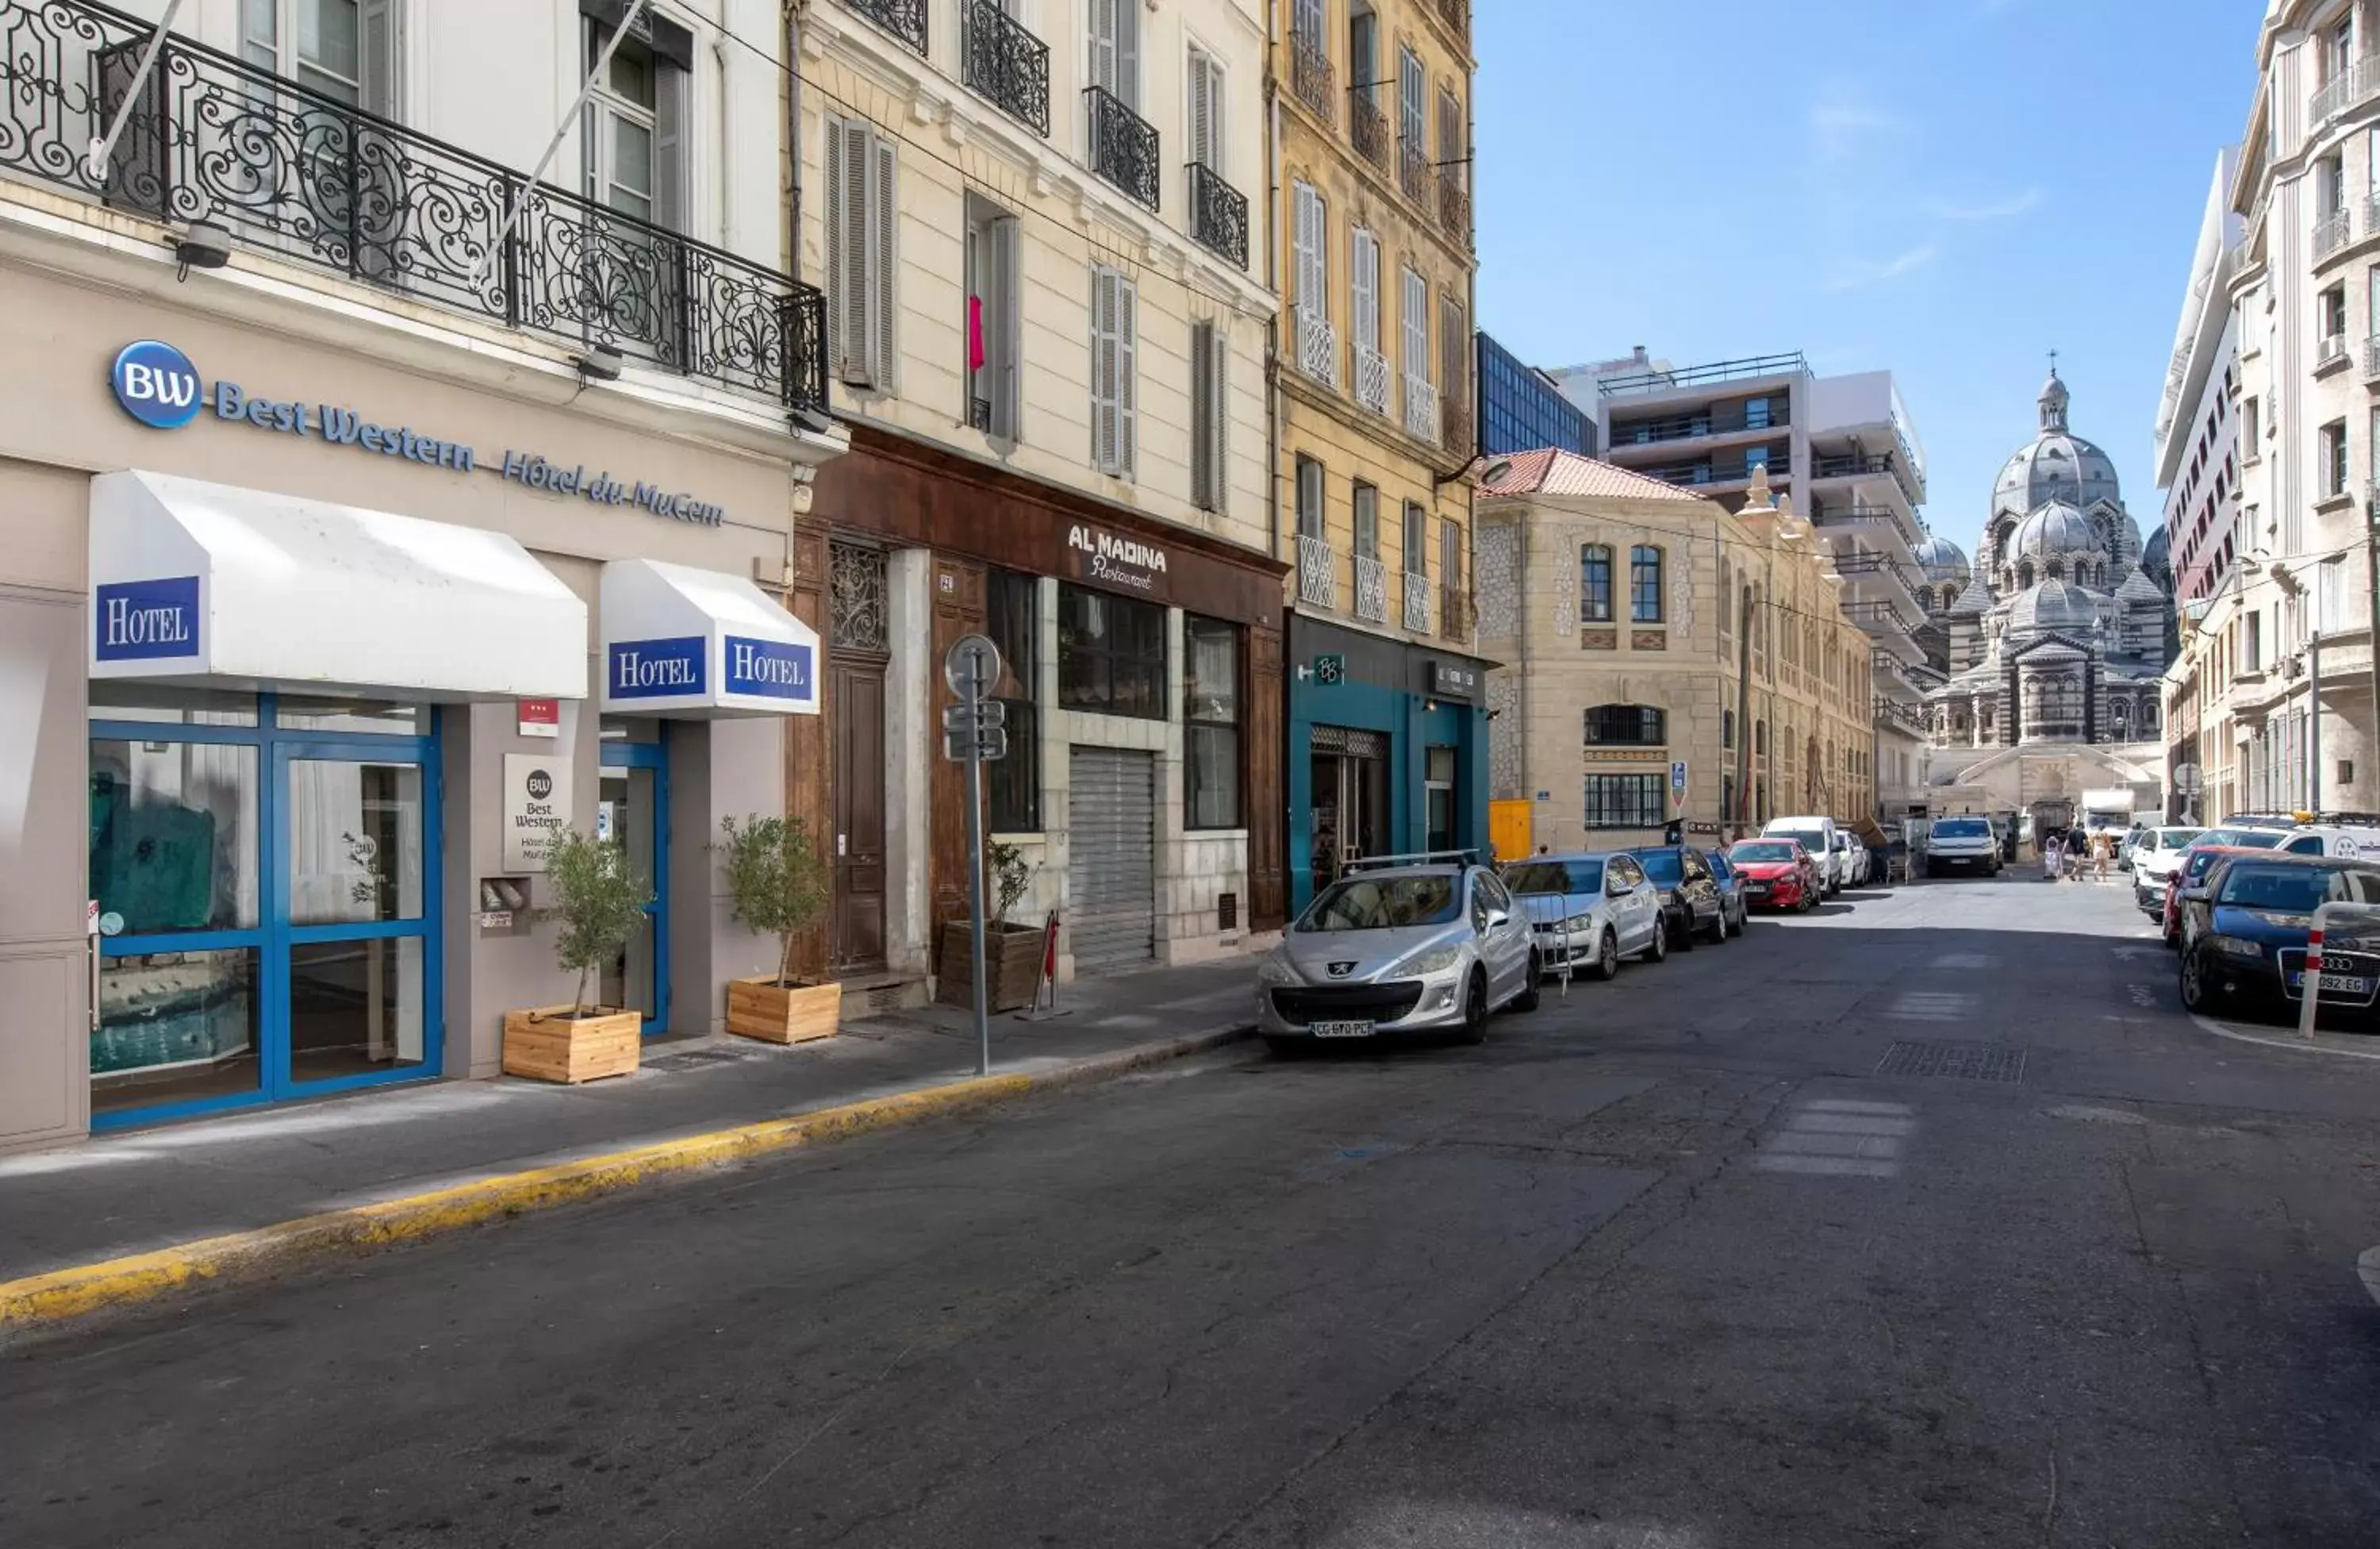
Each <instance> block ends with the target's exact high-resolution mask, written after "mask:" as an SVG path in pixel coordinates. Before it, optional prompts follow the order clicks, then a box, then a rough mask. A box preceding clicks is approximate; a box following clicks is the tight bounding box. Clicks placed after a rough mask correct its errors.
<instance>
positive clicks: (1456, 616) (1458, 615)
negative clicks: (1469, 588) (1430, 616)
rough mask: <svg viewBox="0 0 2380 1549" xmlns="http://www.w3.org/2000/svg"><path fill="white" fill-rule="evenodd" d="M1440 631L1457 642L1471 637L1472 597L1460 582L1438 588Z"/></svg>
mask: <svg viewBox="0 0 2380 1549" xmlns="http://www.w3.org/2000/svg"><path fill="white" fill-rule="evenodd" d="M1438 632H1439V636H1440V637H1442V638H1443V639H1446V640H1453V641H1455V642H1456V643H1457V644H1460V643H1462V642H1463V640H1467V639H1469V638H1470V634H1471V599H1470V598H1469V597H1468V596H1467V595H1465V594H1464V592H1463V588H1462V586H1461V585H1460V584H1459V583H1446V584H1441V585H1440V586H1439V589H1438Z"/></svg>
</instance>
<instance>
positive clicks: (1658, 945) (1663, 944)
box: [1645, 915, 1670, 963]
mask: <svg viewBox="0 0 2380 1549" xmlns="http://www.w3.org/2000/svg"><path fill="white" fill-rule="evenodd" d="M1669 956H1670V919H1669V916H1667V915H1663V916H1662V917H1661V922H1660V923H1659V924H1658V925H1656V926H1654V927H1653V942H1652V945H1649V946H1647V947H1645V961H1646V962H1648V963H1658V962H1665V961H1667V960H1668V958H1669Z"/></svg>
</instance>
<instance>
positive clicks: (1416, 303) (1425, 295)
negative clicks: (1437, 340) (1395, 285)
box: [1398, 269, 1430, 382]
mask: <svg viewBox="0 0 2380 1549" xmlns="http://www.w3.org/2000/svg"><path fill="white" fill-rule="evenodd" d="M1400 321H1401V322H1402V323H1403V326H1404V353H1405V358H1404V359H1403V360H1402V361H1400V362H1398V364H1399V366H1400V367H1401V368H1402V369H1403V372H1404V373H1405V374H1406V375H1407V376H1409V377H1412V378H1413V379H1414V380H1415V381H1416V382H1427V381H1429V380H1430V374H1429V282H1428V281H1427V280H1426V279H1423V278H1422V277H1421V276H1420V275H1419V274H1415V272H1414V271H1412V270H1411V269H1408V270H1406V271H1405V297H1404V311H1403V315H1402V317H1401V319H1400Z"/></svg>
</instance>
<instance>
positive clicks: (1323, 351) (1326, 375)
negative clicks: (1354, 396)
mask: <svg viewBox="0 0 2380 1549" xmlns="http://www.w3.org/2000/svg"><path fill="white" fill-rule="evenodd" d="M1296 311H1297V369H1298V370H1299V371H1302V372H1305V374H1306V375H1308V376H1310V377H1312V378H1313V379H1314V380H1315V381H1317V382H1319V383H1320V384H1323V385H1324V386H1325V387H1336V386H1338V385H1339V331H1338V330H1337V329H1335V328H1333V327H1332V326H1331V325H1330V318H1329V317H1328V316H1326V315H1324V314H1323V313H1321V312H1318V311H1310V310H1308V309H1307V308H1305V307H1303V306H1301V307H1299V308H1297V309H1296Z"/></svg>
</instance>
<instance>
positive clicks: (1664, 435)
mask: <svg viewBox="0 0 2380 1549" xmlns="http://www.w3.org/2000/svg"><path fill="white" fill-rule="evenodd" d="M1751 402H1752V403H1757V404H1759V405H1761V406H1762V407H1761V409H1760V410H1759V412H1757V413H1755V412H1754V411H1753V409H1752V408H1751V404H1750V403H1734V404H1721V405H1718V406H1717V407H1715V408H1713V409H1708V410H1706V411H1705V412H1703V413H1700V414H1682V415H1673V416H1670V417H1669V418H1666V419H1660V420H1641V421H1636V422H1635V423H1633V424H1615V425H1613V426H1612V427H1611V445H1614V446H1650V445H1654V444H1655V443H1657V442H1663V441H1698V440H1700V439H1701V438H1702V437H1704V436H1706V435H1735V434H1737V433H1741V432H1743V431H1781V430H1784V429H1785V428H1787V426H1788V425H1789V424H1791V416H1790V414H1789V411H1788V409H1786V408H1785V407H1784V406H1781V405H1779V404H1778V403H1777V402H1775V400H1773V399H1769V398H1755V399H1753V400H1751Z"/></svg>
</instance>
